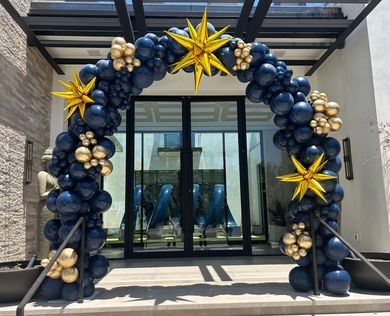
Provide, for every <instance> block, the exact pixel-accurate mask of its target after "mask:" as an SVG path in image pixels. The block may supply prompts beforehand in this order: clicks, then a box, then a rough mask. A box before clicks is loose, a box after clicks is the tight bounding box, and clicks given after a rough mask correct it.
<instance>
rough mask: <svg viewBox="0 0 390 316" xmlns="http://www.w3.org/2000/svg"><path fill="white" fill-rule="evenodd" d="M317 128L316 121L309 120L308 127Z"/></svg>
mask: <svg viewBox="0 0 390 316" xmlns="http://www.w3.org/2000/svg"><path fill="white" fill-rule="evenodd" d="M317 126H318V123H317V121H316V120H311V121H310V127H312V128H315V127H317Z"/></svg>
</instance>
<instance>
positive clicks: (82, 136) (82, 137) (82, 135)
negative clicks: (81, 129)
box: [79, 134, 87, 140]
mask: <svg viewBox="0 0 390 316" xmlns="http://www.w3.org/2000/svg"><path fill="white" fill-rule="evenodd" d="M86 137H87V136H85V134H80V135H79V139H80V140H83V139H85V138H86Z"/></svg>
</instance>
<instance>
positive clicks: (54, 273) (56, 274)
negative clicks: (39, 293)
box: [47, 270, 61, 279]
mask: <svg viewBox="0 0 390 316" xmlns="http://www.w3.org/2000/svg"><path fill="white" fill-rule="evenodd" d="M47 275H48V276H50V277H51V278H52V279H59V278H60V277H61V271H58V270H52V271H50V275H49V273H48V274H47Z"/></svg>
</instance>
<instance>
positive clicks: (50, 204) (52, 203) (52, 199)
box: [46, 189, 60, 213]
mask: <svg viewBox="0 0 390 316" xmlns="http://www.w3.org/2000/svg"><path fill="white" fill-rule="evenodd" d="M59 194H60V190H58V189H53V190H51V191H50V192H49V194H48V195H47V200H46V207H47V208H48V209H49V210H50V211H52V212H53V213H57V212H58V208H57V197H58V195H59Z"/></svg>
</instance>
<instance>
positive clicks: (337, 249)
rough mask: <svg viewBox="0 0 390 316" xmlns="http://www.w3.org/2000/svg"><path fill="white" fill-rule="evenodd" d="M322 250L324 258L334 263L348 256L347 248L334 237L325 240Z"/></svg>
mask: <svg viewBox="0 0 390 316" xmlns="http://www.w3.org/2000/svg"><path fill="white" fill-rule="evenodd" d="M323 248H324V251H325V254H326V256H327V257H328V258H329V259H331V260H335V261H341V260H343V259H345V257H347V256H348V254H349V249H348V247H347V246H346V245H344V243H342V242H341V240H340V239H338V238H337V237H336V236H335V237H332V238H330V239H329V240H327V242H326V243H325V245H324V247H323Z"/></svg>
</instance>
